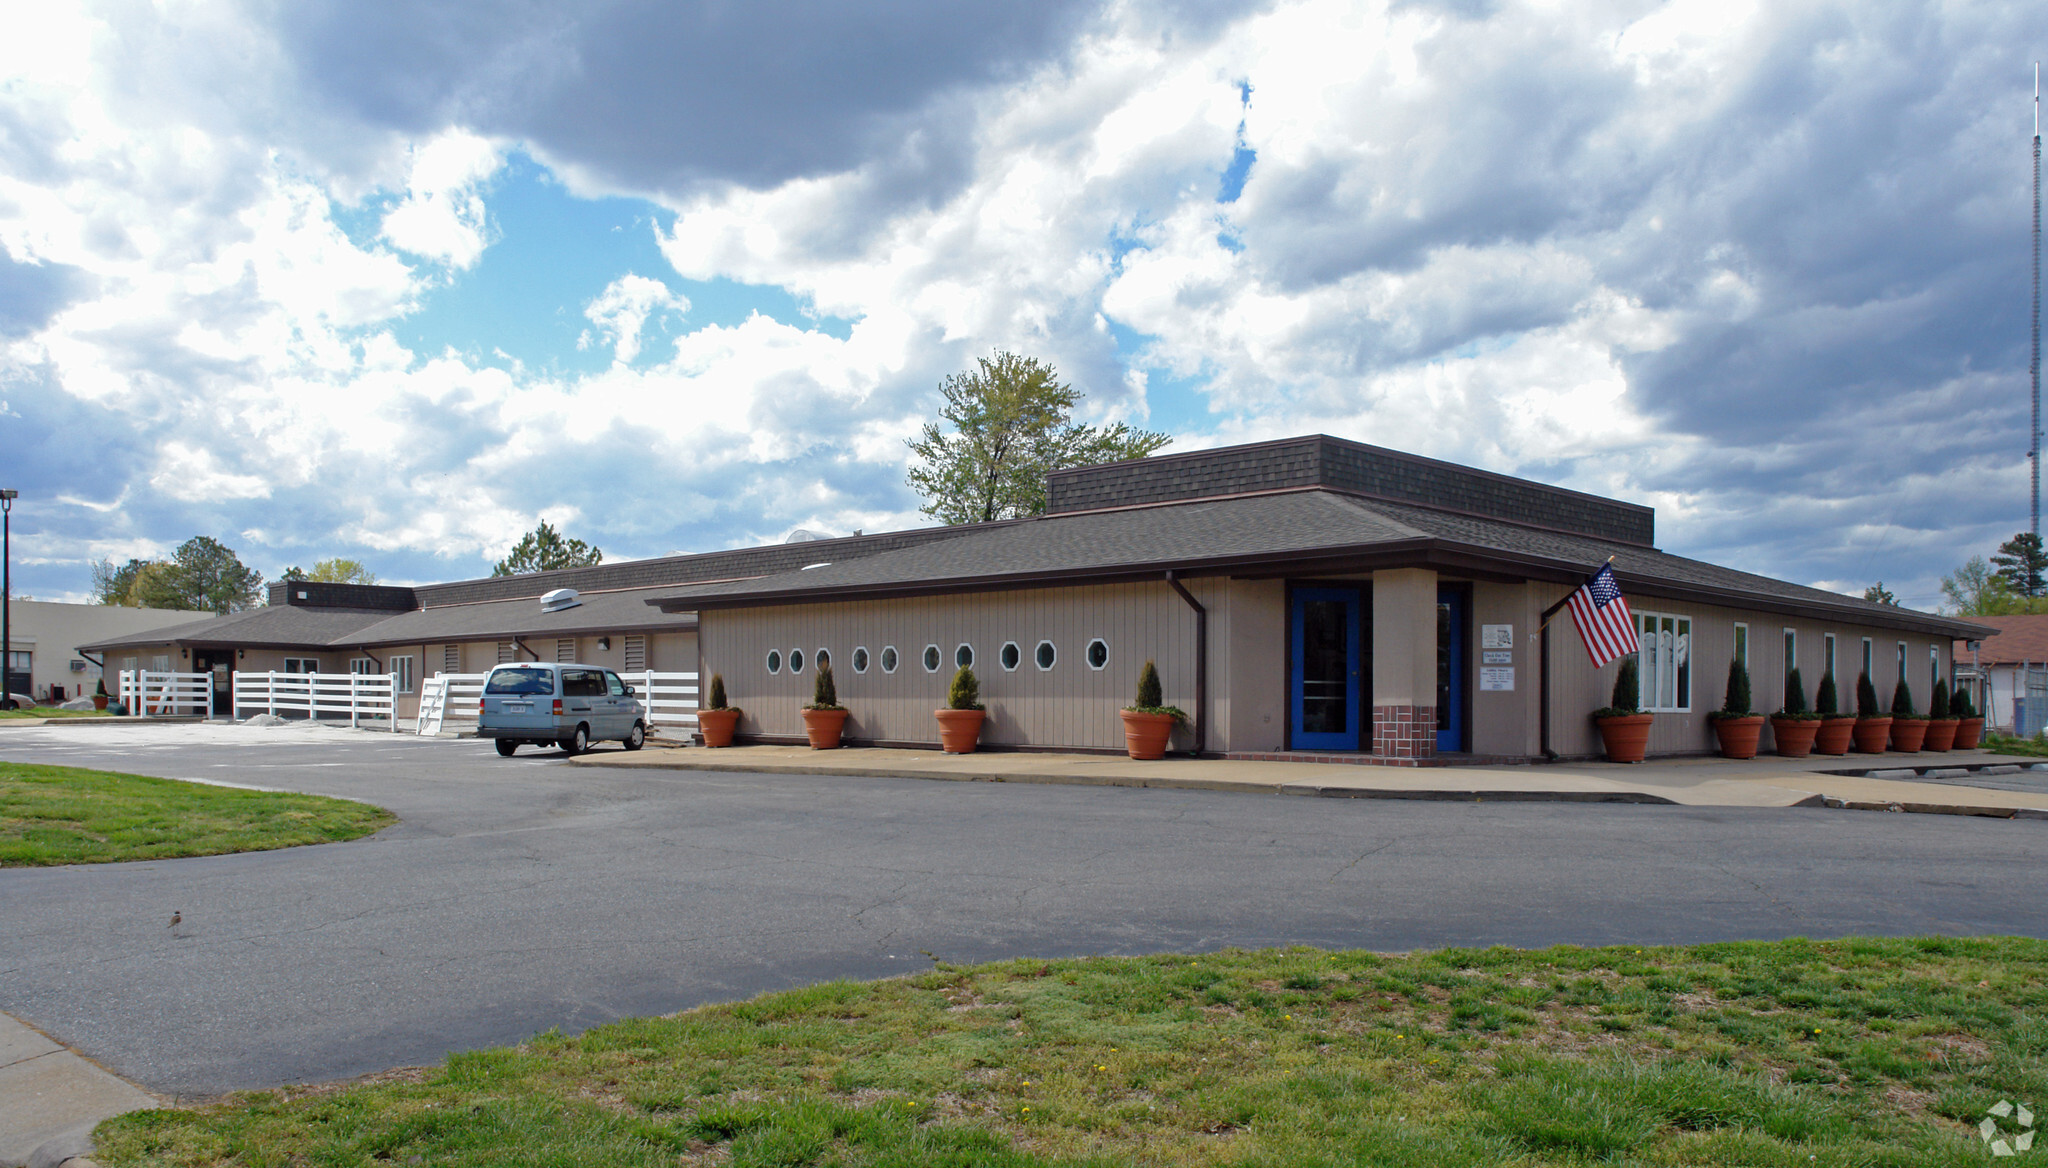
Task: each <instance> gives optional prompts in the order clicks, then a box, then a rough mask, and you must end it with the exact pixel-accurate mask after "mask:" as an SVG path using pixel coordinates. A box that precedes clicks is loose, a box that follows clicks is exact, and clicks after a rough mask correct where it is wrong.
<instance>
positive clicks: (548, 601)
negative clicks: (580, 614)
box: [540, 588, 583, 612]
mask: <svg viewBox="0 0 2048 1168" xmlns="http://www.w3.org/2000/svg"><path fill="white" fill-rule="evenodd" d="M582 603H583V598H582V597H581V596H578V595H576V590H575V589H574V588H557V589H555V590H554V591H553V592H550V593H548V594H547V595H545V596H543V597H541V598H540V610H541V611H542V612H560V611H562V610H563V609H565V608H575V607H576V606H577V605H579V604H582Z"/></svg>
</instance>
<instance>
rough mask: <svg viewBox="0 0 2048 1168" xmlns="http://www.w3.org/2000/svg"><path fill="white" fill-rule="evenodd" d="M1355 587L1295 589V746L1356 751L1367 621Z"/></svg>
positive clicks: (1292, 685)
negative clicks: (1364, 626) (1365, 621)
mask: <svg viewBox="0 0 2048 1168" xmlns="http://www.w3.org/2000/svg"><path fill="white" fill-rule="evenodd" d="M1362 607H1363V606H1362V605H1361V604H1360V602H1359V594H1358V592H1357V591H1356V590H1354V589H1350V588H1297V589H1295V590H1294V604H1293V609H1294V611H1293V626H1294V627H1293V638H1292V644H1293V646H1294V654H1293V655H1294V660H1293V661H1292V662H1291V663H1290V666H1291V668H1290V670H1289V672H1290V674H1291V677H1290V678H1289V688H1290V690H1291V691H1292V700H1291V701H1290V702H1289V705H1291V706H1292V707H1293V709H1292V711H1291V717H1292V722H1293V726H1292V729H1293V735H1292V740H1293V745H1294V748H1295V749H1296V750H1357V749H1359V746H1360V743H1359V736H1360V726H1361V723H1360V718H1359V715H1360V709H1361V706H1362V705H1363V698H1364V692H1365V677H1364V654H1363V653H1362V652H1361V649H1362V647H1363V641H1364V628H1363V625H1364V622H1363V621H1362V619H1361V617H1362V616H1363V613H1362V611H1361V609H1362Z"/></svg>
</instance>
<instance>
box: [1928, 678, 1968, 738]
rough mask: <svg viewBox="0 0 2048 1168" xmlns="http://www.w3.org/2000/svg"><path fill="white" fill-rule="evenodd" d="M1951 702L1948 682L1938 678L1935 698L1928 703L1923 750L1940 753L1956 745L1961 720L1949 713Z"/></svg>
mask: <svg viewBox="0 0 2048 1168" xmlns="http://www.w3.org/2000/svg"><path fill="white" fill-rule="evenodd" d="M1949 702H1950V698H1949V692H1948V682H1947V681H1945V680H1943V679H1941V678H1936V679H1935V680H1934V696H1933V697H1932V698H1930V699H1928V702H1927V737H1926V738H1925V739H1924V740H1923V741H1922V742H1921V744H1920V748H1921V749H1922V750H1932V751H1935V752H1937V753H1940V752H1944V751H1946V750H1948V748H1949V747H1951V746H1954V745H1955V742H1956V729H1957V724H1958V723H1959V722H1960V721H1961V719H1959V718H1957V717H1956V716H1955V715H1954V714H1951V713H1949V712H1948V707H1949Z"/></svg>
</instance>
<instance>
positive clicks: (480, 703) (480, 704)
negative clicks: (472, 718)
mask: <svg viewBox="0 0 2048 1168" xmlns="http://www.w3.org/2000/svg"><path fill="white" fill-rule="evenodd" d="M476 716H477V717H479V718H481V717H483V716H484V700H483V699H482V698H478V699H477V700H476Z"/></svg>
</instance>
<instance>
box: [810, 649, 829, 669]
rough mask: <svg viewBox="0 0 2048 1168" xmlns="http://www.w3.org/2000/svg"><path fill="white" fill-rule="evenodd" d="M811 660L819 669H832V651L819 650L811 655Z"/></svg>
mask: <svg viewBox="0 0 2048 1168" xmlns="http://www.w3.org/2000/svg"><path fill="white" fill-rule="evenodd" d="M811 660H812V661H814V662H816V663H817V666H818V668H820V669H830V668H832V650H830V649H820V650H818V651H817V652H816V653H815V654H812V656H811Z"/></svg>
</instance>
